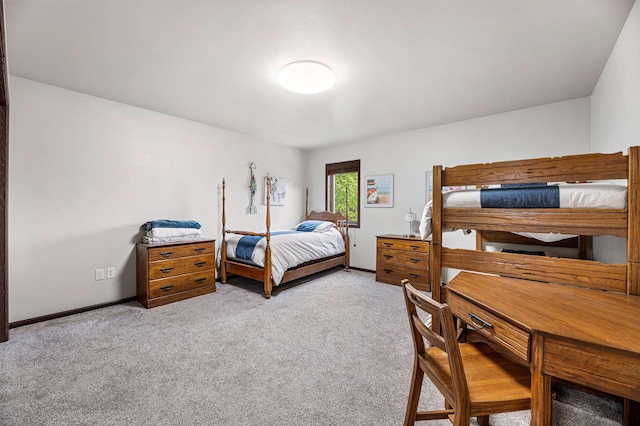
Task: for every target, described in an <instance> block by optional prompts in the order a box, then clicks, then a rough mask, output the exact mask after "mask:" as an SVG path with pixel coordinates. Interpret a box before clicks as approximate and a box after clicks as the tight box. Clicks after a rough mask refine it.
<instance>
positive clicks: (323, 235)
mask: <svg viewBox="0 0 640 426" xmlns="http://www.w3.org/2000/svg"><path fill="white" fill-rule="evenodd" d="M276 232H278V231H272V233H276ZM240 238H242V235H238V234H228V235H227V237H226V240H227V258H229V259H234V258H235V257H236V246H237V244H238V241H239V240H240ZM266 245H267V240H266V238H262V239H261V240H260V241H259V242H258V243H257V244H256V246H255V248H254V250H253V254H252V256H251V262H252V263H254V264H255V265H257V266H260V267H264V254H265V248H266ZM270 246H271V269H272V270H271V276H272V278H273V283H274V284H275V285H278V284H280V281H281V280H282V277H283V275H284V273H285V272H286V271H287V269H290V268H294V267H296V266H298V265H300V264H302V263H305V262H310V261H312V260H318V259H322V258H324V257H329V256H334V255H337V254H341V253H344V251H345V250H344V239H343V238H342V234H341V233H340V232H339V231H338V230H337V229H336V228H335V227H334V228H330V229H328V230H326V231H323V232H296V233H286V234H279V235H271V239H270Z"/></svg>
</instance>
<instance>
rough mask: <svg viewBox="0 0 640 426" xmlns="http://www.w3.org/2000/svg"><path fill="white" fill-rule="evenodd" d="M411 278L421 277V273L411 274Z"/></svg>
mask: <svg viewBox="0 0 640 426" xmlns="http://www.w3.org/2000/svg"><path fill="white" fill-rule="evenodd" d="M409 276H410V277H411V278H414V279H415V278H420V274H409Z"/></svg>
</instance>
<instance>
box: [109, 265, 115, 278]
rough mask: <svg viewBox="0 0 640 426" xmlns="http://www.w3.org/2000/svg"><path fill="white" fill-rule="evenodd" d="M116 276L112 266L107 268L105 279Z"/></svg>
mask: <svg viewBox="0 0 640 426" xmlns="http://www.w3.org/2000/svg"><path fill="white" fill-rule="evenodd" d="M115 276H116V268H114V267H113V266H111V267H109V268H107V279H109V278H113V277H115Z"/></svg>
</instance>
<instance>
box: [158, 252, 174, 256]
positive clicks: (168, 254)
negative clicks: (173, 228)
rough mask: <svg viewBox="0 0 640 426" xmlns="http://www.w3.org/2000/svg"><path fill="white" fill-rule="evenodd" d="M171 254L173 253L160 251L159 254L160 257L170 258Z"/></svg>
mask: <svg viewBox="0 0 640 426" xmlns="http://www.w3.org/2000/svg"><path fill="white" fill-rule="evenodd" d="M172 254H173V252H172V251H161V252H160V256H162V257H169V256H171V255H172Z"/></svg>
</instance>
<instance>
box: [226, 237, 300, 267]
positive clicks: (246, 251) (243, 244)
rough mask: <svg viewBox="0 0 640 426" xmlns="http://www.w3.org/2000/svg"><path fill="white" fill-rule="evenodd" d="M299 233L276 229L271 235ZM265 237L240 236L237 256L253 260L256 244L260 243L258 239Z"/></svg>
mask: <svg viewBox="0 0 640 426" xmlns="http://www.w3.org/2000/svg"><path fill="white" fill-rule="evenodd" d="M298 233H299V232H298V231H276V232H272V233H271V236H274V235H283V234H298ZM263 238H264V237H260V236H254V235H245V236H244V237H242V238H240V239H239V240H238V245H237V246H236V258H238V259H244V260H251V257H252V256H253V250H254V249H255V248H256V244H258V241H260V240H261V239H263Z"/></svg>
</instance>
